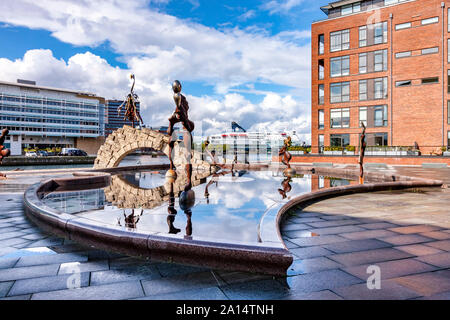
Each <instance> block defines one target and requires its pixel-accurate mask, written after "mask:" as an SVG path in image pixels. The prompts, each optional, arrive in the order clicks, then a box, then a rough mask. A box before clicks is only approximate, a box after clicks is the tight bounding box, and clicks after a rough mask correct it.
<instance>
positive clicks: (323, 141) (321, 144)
mask: <svg viewBox="0 0 450 320" xmlns="http://www.w3.org/2000/svg"><path fill="white" fill-rule="evenodd" d="M324 145H325V139H324V136H323V134H319V153H323V147H324Z"/></svg>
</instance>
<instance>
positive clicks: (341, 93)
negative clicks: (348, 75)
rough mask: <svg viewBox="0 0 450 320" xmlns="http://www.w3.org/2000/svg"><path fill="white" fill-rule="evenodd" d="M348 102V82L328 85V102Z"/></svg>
mask: <svg viewBox="0 0 450 320" xmlns="http://www.w3.org/2000/svg"><path fill="white" fill-rule="evenodd" d="M347 101H350V82H338V83H332V84H331V85H330V102H331V103H338V102H347Z"/></svg>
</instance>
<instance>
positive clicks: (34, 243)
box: [0, 168, 450, 300]
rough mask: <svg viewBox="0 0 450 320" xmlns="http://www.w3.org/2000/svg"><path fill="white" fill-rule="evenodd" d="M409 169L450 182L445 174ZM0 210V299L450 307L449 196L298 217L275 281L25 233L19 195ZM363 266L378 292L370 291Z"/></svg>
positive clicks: (325, 204) (433, 193) (340, 205)
mask: <svg viewBox="0 0 450 320" xmlns="http://www.w3.org/2000/svg"><path fill="white" fill-rule="evenodd" d="M415 169H417V172H418V175H421V176H427V175H429V174H430V172H431V173H432V174H434V176H432V177H434V178H436V177H441V176H442V175H444V176H445V177H447V180H446V181H447V183H448V182H450V174H449V172H450V171H449V170H447V169H445V170H440V171H436V170H435V171H423V170H419V169H420V168H415ZM401 170H402V171H404V170H405V169H401ZM446 170H447V171H446ZM403 173H404V172H403ZM0 202H1V203H2V210H1V211H0V299H7V300H10V299H20V300H30V299H31V300H38V299H57V300H58V299H149V300H153V299H156V300H169V299H177V300H178V299H180V300H184V299H190V300H197V299H198V300H212V299H235V300H240V299H246V300H247V299H317V300H321V299H326V300H340V299H445V300H448V299H450V270H449V268H450V213H449V212H448V207H449V204H450V190H448V189H447V190H441V189H432V190H426V191H425V192H410V191H398V192H397V191H396V192H377V193H373V194H357V195H348V196H343V197H339V198H333V199H328V200H324V201H321V202H318V203H315V204H312V205H310V206H308V207H307V208H303V209H302V210H300V209H299V210H297V211H295V214H294V215H293V216H291V217H290V219H289V220H288V221H286V223H285V224H284V225H283V226H282V234H283V236H284V239H285V244H286V246H287V247H288V248H289V250H290V251H291V253H292V254H293V256H294V263H293V264H292V266H291V267H290V268H289V270H288V274H287V277H280V278H273V277H271V276H267V275H262V274H249V273H243V272H235V271H222V270H211V269H208V268H201V267H191V266H182V265H176V264H169V263H160V262H157V261H149V260H143V259H138V258H133V257H127V256H123V255H120V254H116V253H108V252H105V251H102V250H97V249H95V248H90V247H86V246H82V245H79V244H77V243H74V242H72V241H69V240H65V239H61V238H58V237H54V236H52V235H49V234H45V233H43V232H41V231H40V230H39V229H38V228H37V227H35V226H34V225H33V224H31V223H30V222H29V221H28V220H27V219H26V217H25V216H24V213H23V209H22V195H21V194H19V193H16V194H12V193H0ZM310 232H313V233H315V234H316V235H317V236H313V237H307V235H308V234H309V233H310ZM370 266H372V267H373V266H377V267H379V268H380V272H381V274H380V275H381V283H380V285H381V289H369V288H368V286H367V281H368V278H369V276H371V273H368V272H367V271H368V267H370ZM74 276H77V277H75V278H74ZM74 279H75V280H76V279H78V282H77V281H75V280H74ZM74 281H75V282H74ZM74 283H75V284H77V285H78V286H79V288H77V289H70V288H71V287H73V285H74Z"/></svg>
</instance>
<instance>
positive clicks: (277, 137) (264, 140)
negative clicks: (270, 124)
mask: <svg viewBox="0 0 450 320" xmlns="http://www.w3.org/2000/svg"><path fill="white" fill-rule="evenodd" d="M288 136H290V137H291V139H292V145H293V146H296V145H298V146H299V145H301V144H302V141H300V138H299V137H298V136H297V134H296V131H286V132H262V131H259V132H248V131H247V130H245V129H244V128H243V127H241V126H240V125H239V124H238V123H236V122H234V121H233V122H232V123H231V131H227V132H223V133H220V134H215V135H211V136H209V142H210V143H211V145H212V146H218V145H227V146H228V147H232V148H234V149H237V150H245V151H250V152H256V153H264V152H268V153H270V152H271V151H272V150H273V149H274V150H278V149H280V148H281V147H282V146H283V144H284V139H286V138H287V137H288ZM303 144H304V142H303Z"/></svg>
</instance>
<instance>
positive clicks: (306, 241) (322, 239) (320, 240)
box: [289, 235, 346, 247]
mask: <svg viewBox="0 0 450 320" xmlns="http://www.w3.org/2000/svg"><path fill="white" fill-rule="evenodd" d="M289 241H291V242H293V243H295V244H297V245H299V246H300V247H309V246H319V245H325V244H329V243H335V242H342V241H346V239H345V238H342V237H340V236H338V235H325V236H318V237H310V238H297V239H290V240H289Z"/></svg>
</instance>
